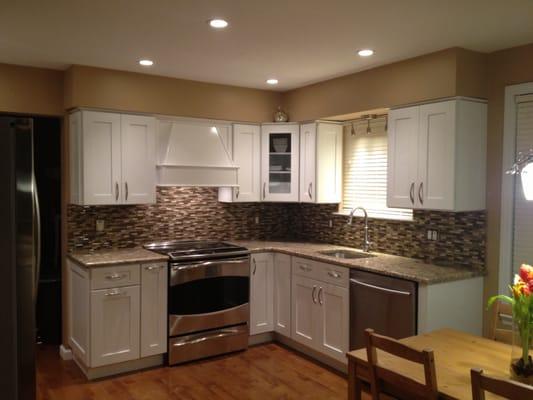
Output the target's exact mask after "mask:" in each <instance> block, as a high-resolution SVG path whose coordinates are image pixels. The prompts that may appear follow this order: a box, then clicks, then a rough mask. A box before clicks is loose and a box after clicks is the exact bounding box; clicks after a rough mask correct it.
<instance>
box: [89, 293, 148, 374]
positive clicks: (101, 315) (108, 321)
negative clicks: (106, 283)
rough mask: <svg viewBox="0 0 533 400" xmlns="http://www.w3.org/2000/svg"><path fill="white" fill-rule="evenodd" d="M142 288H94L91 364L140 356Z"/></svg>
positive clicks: (118, 361)
mask: <svg viewBox="0 0 533 400" xmlns="http://www.w3.org/2000/svg"><path fill="white" fill-rule="evenodd" d="M140 298H141V296H140V288H139V286H127V287H121V288H113V289H102V290H93V291H91V330H90V332H91V367H100V366H102V365H108V364H115V363H120V362H124V361H130V360H135V359H137V358H139V354H140V353H139V334H140V317H141V313H140Z"/></svg>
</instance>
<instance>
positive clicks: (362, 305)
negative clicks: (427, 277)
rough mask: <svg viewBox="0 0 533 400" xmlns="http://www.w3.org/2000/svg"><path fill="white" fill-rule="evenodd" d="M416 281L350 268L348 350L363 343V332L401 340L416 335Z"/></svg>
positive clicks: (357, 347)
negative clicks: (367, 330) (374, 332)
mask: <svg viewBox="0 0 533 400" xmlns="http://www.w3.org/2000/svg"><path fill="white" fill-rule="evenodd" d="M416 316H417V284H416V282H412V281H407V280H404V279H398V278H392V277H389V276H384V275H378V274H374V273H371V272H363V271H357V270H352V271H350V350H354V349H359V348H361V347H364V346H365V337H364V331H365V329H367V328H372V329H374V330H375V331H376V333H379V334H382V335H387V336H391V337H393V338H396V339H401V338H404V337H407V336H412V335H416Z"/></svg>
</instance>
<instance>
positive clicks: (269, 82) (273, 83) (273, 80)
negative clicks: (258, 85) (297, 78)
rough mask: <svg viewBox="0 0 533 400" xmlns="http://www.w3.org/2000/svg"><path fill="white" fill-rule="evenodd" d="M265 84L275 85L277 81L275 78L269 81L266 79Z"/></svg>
mask: <svg viewBox="0 0 533 400" xmlns="http://www.w3.org/2000/svg"><path fill="white" fill-rule="evenodd" d="M266 83H268V84H269V85H277V84H278V80H277V79H276V78H270V79H267V81H266Z"/></svg>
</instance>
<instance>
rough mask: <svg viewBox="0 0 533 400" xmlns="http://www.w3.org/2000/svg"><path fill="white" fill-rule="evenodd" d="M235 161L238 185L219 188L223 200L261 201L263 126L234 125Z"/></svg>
mask: <svg viewBox="0 0 533 400" xmlns="http://www.w3.org/2000/svg"><path fill="white" fill-rule="evenodd" d="M232 142H233V163H234V164H235V165H236V166H237V167H239V169H238V171H237V184H238V187H235V188H230V187H222V188H219V196H218V199H219V201H221V202H226V203H230V202H235V203H237V202H259V201H261V127H260V126H259V125H249V124H234V125H233V140H232Z"/></svg>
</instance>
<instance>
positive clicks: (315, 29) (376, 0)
mask: <svg viewBox="0 0 533 400" xmlns="http://www.w3.org/2000/svg"><path fill="white" fill-rule="evenodd" d="M215 16H217V17H223V18H226V19H227V20H228V21H229V23H230V26H229V27H228V28H227V29H225V30H222V31H215V30H213V29H211V28H209V26H208V25H207V23H206V21H207V20H208V19H210V18H212V17H215ZM532 21H533V1H532V0H329V1H327V0H233V1H231V0H185V1H179V0H150V1H146V0H145V1H138V0H137V1H135V0H105V1H104V0H48V1H43V0H34V1H26V0H17V1H7V0H4V1H2V4H1V8H0V62H5V63H12V64H22V65H32V66H40V67H49V68H57V69H64V68H66V67H67V66H69V65H71V64H82V65H91V66H98V67H106V68H114V69H119V70H128V71H138V72H144V73H149V74H155V75H164V76H172V77H178V78H185V79H193V80H200V81H206V82H217V83H224V84H231V85H238V86H246V87H257V88H267V85H266V84H265V80H266V79H267V78H269V77H276V78H278V79H279V81H280V84H279V85H278V86H277V87H276V88H275V89H276V90H286V89H291V88H295V87H299V86H303V85H306V84H309V83H314V82H318V81H321V80H325V79H328V78H332V77H336V76H340V75H345V74H348V73H351V72H355V71H359V70H363V69H368V68H371V67H374V66H378V65H382V64H387V63H390V62H393V61H397V60H401V59H406V58H410V57H413V56H417V55H421V54H425V53H429V52H432V51H436V50H440V49H445V48H448V47H454V46H459V47H464V48H467V49H471V50H477V51H482V52H491V51H494V50H498V49H503V48H507V47H513V46H517V45H521V44H526V43H530V42H533V22H532ZM367 47H369V48H372V49H374V50H375V51H376V54H375V55H374V56H372V57H370V58H368V59H363V58H360V57H358V56H357V55H356V50H357V49H360V48H367ZM140 58H150V59H153V60H154V61H155V63H156V64H155V65H154V66H153V67H151V68H142V67H140V66H139V65H138V64H137V61H138V59H140ZM268 88H270V87H268Z"/></svg>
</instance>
